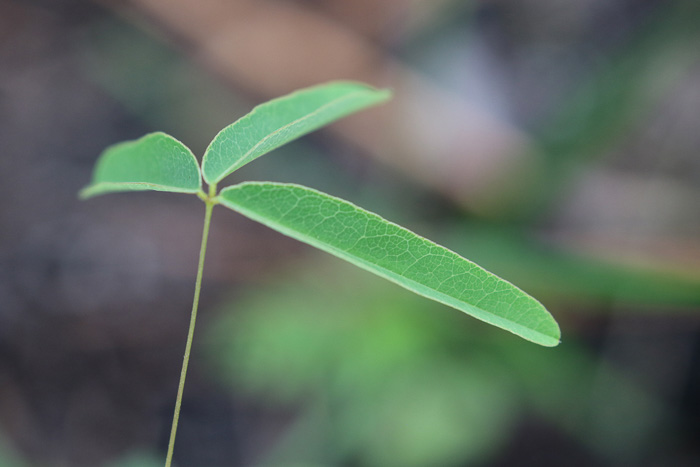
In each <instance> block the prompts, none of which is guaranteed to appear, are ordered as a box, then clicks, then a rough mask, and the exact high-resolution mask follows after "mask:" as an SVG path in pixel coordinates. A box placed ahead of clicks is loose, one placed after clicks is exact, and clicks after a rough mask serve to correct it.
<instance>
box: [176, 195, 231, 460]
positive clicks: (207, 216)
mask: <svg viewBox="0 0 700 467" xmlns="http://www.w3.org/2000/svg"><path fill="white" fill-rule="evenodd" d="M215 195H216V185H215V184H212V185H210V186H209V195H208V196H207V195H206V194H204V193H203V192H201V191H200V192H199V193H197V196H199V198H200V199H202V201H204V205H205V206H206V208H205V211H204V227H203V229H202V245H201V247H200V249H199V265H198V266H197V279H196V281H195V286H194V300H193V301H192V313H191V315H190V327H189V331H188V332H187V343H186V344H185V354H184V356H183V358H182V370H181V371H180V383H179V385H178V388H177V398H176V399H175V412H174V414H173V423H172V427H171V428H170V441H169V442H168V454H167V456H166V458H165V467H170V466H171V464H172V460H173V450H174V448H175V435H176V434H177V424H178V421H179V420H180V408H181V407H182V395H183V393H184V390H185V378H186V377H187V367H188V366H189V362H190V354H191V352H192V341H193V338H194V328H195V324H196V322H197V310H198V308H199V295H200V291H201V290H202V276H203V273H204V257H205V256H206V253H207V241H208V239H209V226H210V224H211V215H212V211H213V210H214V206H215V205H216V204H218V202H217V201H216V200H215V199H214V197H215Z"/></svg>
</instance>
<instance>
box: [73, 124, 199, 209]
mask: <svg viewBox="0 0 700 467" xmlns="http://www.w3.org/2000/svg"><path fill="white" fill-rule="evenodd" d="M201 187H202V177H201V172H200V170H199V164H198V163H197V159H196V158H195V156H194V154H192V151H190V150H189V148H187V146H185V145H184V144H182V143H181V142H180V141H178V140H176V139H175V138H173V137H172V136H170V135H167V134H165V133H162V132H155V133H149V134H147V135H145V136H143V137H141V138H139V139H136V140H132V141H125V142H123V143H117V144H115V145H112V146H110V147H108V148H107V149H105V150H104V151H103V152H102V154H100V157H99V159H98V161H97V163H96V165H95V170H94V172H93V177H92V181H91V182H90V184H89V185H88V186H86V187H85V188H83V189H82V190H81V191H80V194H79V196H80V198H82V199H86V198H90V197H93V196H97V195H101V194H106V193H113V192H121V191H141V190H155V191H170V192H174V193H197V192H198V191H200V190H201Z"/></svg>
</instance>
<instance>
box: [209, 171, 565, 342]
mask: <svg viewBox="0 0 700 467" xmlns="http://www.w3.org/2000/svg"><path fill="white" fill-rule="evenodd" d="M218 199H219V202H220V203H221V204H222V205H223V206H225V207H228V208H229V209H232V210H234V211H237V212H239V213H241V214H243V215H245V216H247V217H249V218H251V219H253V220H255V221H258V222H261V223H262V224H265V225H267V226H268V227H270V228H272V229H274V230H277V231H279V232H281V233H283V234H285V235H288V236H290V237H292V238H295V239H297V240H300V241H302V242H304V243H308V244H310V245H312V246H315V247H316V248H319V249H321V250H324V251H326V252H328V253H331V254H333V255H335V256H338V257H340V258H342V259H345V260H346V261H349V262H351V263H353V264H355V265H357V266H359V267H361V268H363V269H366V270H368V271H370V272H373V273H375V274H377V275H379V276H382V277H384V278H386V279H389V280H390V281H392V282H395V283H397V284H398V285H400V286H402V287H404V288H406V289H409V290H411V291H413V292H415V293H417V294H419V295H423V296H425V297H427V298H430V299H432V300H436V301H438V302H441V303H443V304H445V305H449V306H452V307H453V308H456V309H458V310H461V311H463V312H465V313H467V314H469V315H471V316H473V317H475V318H477V319H480V320H482V321H485V322H487V323H490V324H492V325H495V326H497V327H500V328H502V329H505V330H507V331H510V332H512V333H514V334H516V335H518V336H520V337H523V338H524V339H527V340H530V341H532V342H535V343H537V344H540V345H543V346H547V347H552V346H555V345H557V344H558V343H559V338H560V331H559V326H558V325H557V323H556V321H554V318H553V317H552V316H551V315H550V314H549V312H548V311H547V310H546V309H545V308H544V307H543V306H542V305H541V304H540V303H539V302H537V300H535V299H534V298H532V297H530V296H529V295H527V294H526V293H525V292H523V291H521V290H520V289H518V288H517V287H515V286H514V285H512V284H510V283H509V282H507V281H505V280H503V279H501V278H499V277H497V276H495V275H493V274H491V273H489V272H487V271H485V270H484V269H482V268H481V267H479V266H478V265H476V264H474V263H472V262H471V261H468V260H466V259H464V258H462V257H461V256H459V255H457V254H456V253H454V252H452V251H450V250H448V249H446V248H444V247H441V246H439V245H437V244H435V243H433V242H431V241H430V240H427V239H425V238H423V237H420V236H418V235H416V234H414V233H413V232H410V231H409V230H407V229H405V228H403V227H400V226H398V225H396V224H393V223H391V222H389V221H387V220H385V219H383V218H381V217H380V216H378V215H376V214H373V213H370V212H369V211H365V210H364V209H362V208H359V207H357V206H355V205H353V204H352V203H349V202H347V201H344V200H341V199H339V198H335V197H332V196H330V195H327V194H325V193H321V192H319V191H316V190H312V189H311V188H307V187H303V186H300V185H293V184H280V183H272V182H246V183H241V184H239V185H234V186H231V187H228V188H225V189H223V190H222V191H221V193H220V195H219V198H218Z"/></svg>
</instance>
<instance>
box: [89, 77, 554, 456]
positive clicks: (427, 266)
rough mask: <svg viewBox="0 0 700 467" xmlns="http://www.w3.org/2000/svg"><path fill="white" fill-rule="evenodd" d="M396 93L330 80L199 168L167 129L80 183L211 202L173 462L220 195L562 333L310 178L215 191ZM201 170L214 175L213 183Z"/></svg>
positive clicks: (539, 309) (538, 334)
mask: <svg viewBox="0 0 700 467" xmlns="http://www.w3.org/2000/svg"><path fill="white" fill-rule="evenodd" d="M389 97H390V92H389V91H386V90H378V89H374V88H371V87H369V86H366V85H363V84H359V83H352V82H332V83H328V84H324V85H320V86H314V87H310V88H307V89H303V90H300V91H296V92H294V93H292V94H289V95H287V96H284V97H280V98H278V99H273V100H271V101H269V102H267V103H264V104H262V105H259V106H258V107H256V108H255V109H253V111H252V112H250V113H249V114H248V115H246V116H244V117H242V118H241V119H239V120H238V121H236V122H234V123H233V124H231V125H229V126H228V127H226V128H224V129H223V130H221V131H220V132H219V134H218V135H216V137H215V138H214V140H213V141H212V142H211V143H210V145H209V147H208V148H207V150H206V152H205V153H204V157H203V158H202V165H201V169H200V166H199V164H198V162H197V159H196V158H195V156H194V154H192V151H190V150H189V149H188V148H187V147H186V146H185V145H183V144H182V143H181V142H179V141H178V140H176V139H175V138H173V137H172V136H169V135H167V134H165V133H160V132H157V133H151V134H148V135H146V136H144V137H142V138H140V139H138V140H135V141H128V142H124V143H120V144H116V145H114V146H111V147H109V148H107V149H106V150H105V151H104V152H103V153H102V155H101V156H100V158H99V160H98V162H97V165H96V168H95V172H94V175H93V179H92V183H91V184H90V185H89V186H87V187H86V188H84V189H83V190H82V191H81V192H80V196H81V198H89V197H92V196H96V195H101V194H104V193H111V192H119V191H135V190H156V191H171V192H176V193H190V194H194V195H196V196H198V197H199V198H200V199H201V200H202V201H203V202H204V205H205V216H204V230H203V234H202V245H201V249H200V254H199V266H198V269H197V278H196V282H195V292H194V301H193V304H192V315H191V319H190V327H189V332H188V335H187V342H186V345H185V355H184V360H183V365H182V372H181V375H180V383H179V387H178V393H177V399H176V402H175V413H174V416H173V423H172V429H171V433H170V442H169V444H168V453H167V457H166V462H165V465H166V467H168V466H170V464H171V462H172V456H173V448H174V444H175V435H176V433H177V424H178V419H179V414H180V406H181V403H182V394H183V390H184V385H185V376H186V374H187V365H188V362H189V357H190V350H191V348H192V338H193V335H194V327H195V322H196V319H197V308H198V304H199V294H200V290H201V285H202V272H203V270H204V257H205V254H206V251H207V238H208V234H209V225H210V222H211V216H212V211H213V208H214V206H216V205H218V204H220V205H221V206H224V207H227V208H229V209H231V210H233V211H236V212H239V213H240V214H243V215H244V216H247V217H249V218H251V219H253V220H255V221H258V222H260V223H262V224H265V225H267V226H268V227H270V228H272V229H274V230H277V231H279V232H281V233H283V234H285V235H288V236H290V237H292V238H295V239H297V240H300V241H302V242H305V243H308V244H309V245H312V246H314V247H316V248H319V249H321V250H324V251H326V252H328V253H331V254H333V255H335V256H338V257H339V258H342V259H344V260H346V261H349V262H350V263H353V264H355V265H356V266H359V267H361V268H363V269H366V270H368V271H370V272H373V273H374V274H377V275H379V276H381V277H384V278H386V279H389V280H390V281H392V282H395V283H396V284H398V285H400V286H402V287H404V288H406V289H408V290H411V291H413V292H415V293H417V294H419V295H423V296H424V297H427V298H430V299H433V300H435V301H438V302H440V303H443V304H445V305H449V306H452V307H454V308H456V309H458V310H461V311H463V312H465V313H467V314H469V315H471V316H473V317H475V318H478V319H480V320H482V321H485V322H487V323H490V324H493V325H494V326H498V327H500V328H503V329H505V330H507V331H510V332H512V333H514V334H516V335H518V336H520V337H523V338H525V339H527V340H529V341H532V342H535V343H537V344H540V345H543V346H548V347H553V346H556V345H557V344H558V343H559V338H560V331H559V326H558V325H557V323H556V321H555V320H554V319H553V318H552V316H551V315H550V314H549V312H548V311H547V310H546V309H545V308H544V307H543V306H542V305H541V304H540V303H539V302H538V301H537V300H535V299H534V298H532V297H531V296H529V295H527V294H526V293H525V292H523V291H521V290H520V289H518V288H517V287H515V286H514V285H512V284H510V283H509V282H507V281H505V280H503V279H500V278H499V277H497V276H495V275H493V274H491V273H489V272H487V271H485V270H484V269H482V268H481V267H479V266H477V265H476V264H474V263H472V262H471V261H468V260H466V259H464V258H462V257H461V256H459V255H457V254H456V253H454V252H452V251H450V250H448V249H446V248H443V247H441V246H439V245H437V244H435V243H433V242H431V241H429V240H427V239H425V238H423V237H420V236H418V235H416V234H414V233H412V232H410V231H408V230H406V229H405V228H403V227H400V226H398V225H396V224H393V223H391V222H389V221H387V220H385V219H383V218H381V217H379V216H378V215H376V214H373V213H371V212H368V211H365V210H364V209H362V208H359V207H357V206H355V205H354V204H351V203H349V202H347V201H344V200H342V199H339V198H335V197H333V196H330V195H327V194H325V193H321V192H319V191H316V190H313V189H311V188H307V187H305V186H301V185H294V184H283V183H273V182H244V183H239V184H237V185H233V186H228V187H226V188H223V189H222V190H221V191H217V185H218V183H219V182H221V181H222V180H223V179H224V178H225V177H227V176H228V175H229V174H231V173H232V172H233V171H235V170H236V169H238V168H240V167H242V166H243V165H245V164H247V163H249V162H251V161H253V160H254V159H256V158H258V157H260V156H262V155H264V154H266V153H268V152H270V151H272V150H273V149H276V148H278V147H280V146H282V145H283V144H286V143H288V142H290V141H292V140H294V139H296V138H298V137H300V136H302V135H304V134H306V133H309V132H311V131H313V130H316V129H318V128H320V127H322V126H324V125H326V124H328V123H331V122H332V121H334V120H337V119H339V118H341V117H344V116H346V115H349V114H351V113H353V112H356V111H359V110H362V109H365V108H367V107H371V106H374V105H377V104H380V103H382V102H384V101H386V100H387V99H389ZM202 178H204V181H205V182H206V183H207V184H208V190H207V191H206V192H205V191H204V190H203V189H202Z"/></svg>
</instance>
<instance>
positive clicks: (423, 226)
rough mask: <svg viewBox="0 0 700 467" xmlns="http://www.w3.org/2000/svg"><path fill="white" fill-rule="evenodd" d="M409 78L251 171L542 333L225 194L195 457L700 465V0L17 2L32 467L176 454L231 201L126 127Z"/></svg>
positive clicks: (190, 130) (20, 359) (195, 120)
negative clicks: (503, 326)
mask: <svg viewBox="0 0 700 467" xmlns="http://www.w3.org/2000/svg"><path fill="white" fill-rule="evenodd" d="M330 79H355V80H360V81H364V82H367V83H370V84H373V85H375V86H379V87H389V88H391V89H393V91H394V98H393V100H392V101H391V102H390V103H389V104H387V105H385V106H383V107H381V108H376V109H372V110H370V111H366V112H363V113H361V114H358V115H355V116H353V117H350V118H347V119H345V120H343V121H341V122H339V123H337V124H334V125H332V126H331V127H329V128H328V129H325V130H322V131H319V132H316V133H314V134H312V135H310V136H308V137H305V138H303V139H301V140H300V141H298V142H295V143H293V144H291V145H289V146H286V147H284V148H281V149H279V150H277V151H275V152H274V153H273V154H271V155H269V156H266V157H264V158H262V159H259V160H257V161H256V162H255V163H254V164H250V165H249V166H246V167H245V168H244V169H241V170H240V171H238V172H236V174H235V175H233V176H231V177H230V178H229V179H227V182H229V183H235V182H238V181H242V180H273V181H281V182H298V183H303V184H306V185H309V186H311V187H314V188H317V189H320V190H323V191H326V192H328V193H330V194H333V195H336V196H341V197H345V198H347V199H349V200H351V201H353V202H354V203H356V204H359V205H360V206H363V207H365V208H367V209H370V210H372V211H374V212H377V213H379V214H381V215H382V216H384V217H386V218H388V219H390V220H393V221H395V222H398V223H400V224H402V225H405V226H407V227H409V228H411V229H412V230H414V231H416V232H417V233H419V234H421V235H423V236H427V237H429V238H431V239H433V240H435V241H437V242H438V243H441V244H443V245H445V246H447V247H449V248H451V249H453V250H455V251H457V252H458V253H460V254H462V255H464V256H466V257H467V258H470V259H472V260H474V261H476V262H478V263H479V264H481V265H483V266H484V267H486V268H487V269H489V270H491V271H493V272H494V273H497V274H499V275H501V276H502V277H504V278H506V279H508V280H509V281H511V282H513V283H515V284H517V285H518V286H520V287H521V288H523V289H524V290H526V291H527V292H529V293H531V294H533V295H534V296H535V297H537V298H538V299H539V300H540V301H542V302H543V303H544V304H545V305H546V306H547V307H548V309H549V310H551V312H552V313H553V315H554V316H555V318H556V319H557V320H558V321H559V323H560V325H561V327H562V344H561V345H560V346H559V347H557V348H553V349H546V348H540V347H538V346H536V345H534V344H531V343H528V342H525V341H523V340H521V339H518V338H517V337H515V336H513V335H511V334H509V333H506V332H503V331H500V330H498V329H495V328H491V327H489V326H487V325H485V324H482V323H480V322H477V321H476V320H474V319H471V318H468V317H466V316H465V315H463V314H462V313H459V312H457V311H455V310H452V309H449V308H447V307H444V306H441V305H439V304H434V303H431V302H430V301H428V300H425V299H422V298H420V297H417V296H413V295H412V294H411V293H410V292H407V291H404V290H403V289H399V288H398V287H396V286H394V285H393V284H390V283H388V282H386V281H383V280H381V279H378V278H375V277H374V276H370V275H369V274H367V273H364V272H362V271H359V270H355V269H354V268H353V267H351V266H348V265H345V264H343V263H341V261H340V260H336V259H334V258H331V257H329V256H327V255H324V254H322V253H319V252H316V251H314V250H313V249H311V248H309V247H306V246H304V245H301V244H299V243H296V242H294V241H292V240H290V239H288V238H286V237H283V236H281V235H279V234H277V233H275V232H273V231H271V230H269V229H266V228H265V227H263V226H262V225H258V224H255V223H253V222H251V221H248V220H246V219H244V218H242V217H241V216H238V215H236V214H234V213H232V212H229V211H226V210H223V209H218V210H215V213H214V220H213V226H212V232H211V238H210V242H209V252H208V255H207V264H206V267H205V275H204V286H203V295H202V303H201V306H200V321H199V323H198V328H197V334H196V336H195V350H194V355H193V360H192V362H191V365H190V373H189V377H188V381H187V386H186V390H185V399H184V404H183V412H182V417H181V419H180V430H179V433H178V439H177V445H176V448H175V462H176V463H177V465H179V466H182V467H187V466H199V467H215V466H297V467H300V466H353V467H355V466H357V467H363V466H370V467H371V466H388V467H393V466H396V467H423V466H426V467H428V466H561V465H567V466H618V465H620V466H622V465H624V466H629V465H636V466H660V465H663V466H694V465H700V445H699V444H698V442H697V440H698V439H700V346H699V343H700V315H699V314H698V312H699V311H700V157H699V153H700V2H697V1H696V0H675V1H671V0H666V1H664V0H581V1H576V2H571V1H567V0H518V1H516V0H491V1H467V0H461V1H457V0H454V1H450V0H431V1H425V0H424V1H419V0H353V1H342V0H296V1H294V0H286V1H285V0H277V1H275V0H255V1H253V0H197V1H195V0H123V1H109V0H102V1H100V0H95V1H88V0H17V1H12V0H0V151H1V152H2V154H1V156H0V195H1V196H0V466H2V467H5V466H7V467H14V466H66V467H68V466H76V467H80V466H86V467H88V466H102V465H105V466H120V467H127V466H131V467H147V466H151V465H153V466H158V465H162V460H163V458H164V454H165V450H166V447H167V438H168V433H169V429H170V422H171V417H172V410H173V405H174V401H175V395H176V389H177V380H178V376H179V371H180V365H181V362H182V352H183V349H184V342H185V336H186V332H187V324H188V320H189V311H190V307H191V300H192V293H193V288H194V285H193V284H194V277H195V272H196V262H197V255H198V247H199V242H200V235H201V222H202V219H203V211H204V210H203V207H202V205H201V203H200V202H199V200H197V199H196V198H195V197H193V196H185V195H176V194H164V193H153V192H151V193H129V194H121V195H113V196H105V197H100V198H97V199H94V200H90V201H87V202H79V201H78V200H77V197H76V194H77V192H78V190H79V189H80V188H81V187H83V186H84V185H86V184H87V183H88V181H89V179H90V175H91V171H92V167H93V164H94V162H95V161H96V159H97V157H98V155H99V154H100V152H101V151H102V149H104V148H105V147H106V146H108V145H110V144H112V143H116V142H119V141H122V140H125V139H133V138H137V137H140V136H142V135H143V134H145V133H147V132H150V131H156V130H162V131H165V132H168V133H170V134H172V135H174V136H175V137H176V138H178V139H180V140H181V141H183V142H184V143H185V144H187V145H188V146H189V147H191V148H192V150H193V151H194V152H195V154H197V155H198V157H201V154H202V153H203V152H204V149H205V148H206V145H207V144H208V142H209V141H210V140H211V138H212V137H213V136H214V135H215V134H216V133H217V132H218V131H219V130H220V129H221V128H223V127H224V126H226V125H227V124H229V123H231V122H233V121H234V120H236V119H237V118H239V117H240V116H242V115H244V114H245V113H246V112H248V111H249V110H250V109H251V107H252V106H254V105H256V104H258V103H260V102H263V101H265V100H267V99H269V98H272V97H276V96H279V95H282V94H285V93H287V92H289V91H292V90H294V89H297V88H299V87H303V86H307V85H312V84H317V83H321V82H325V81H327V80H330Z"/></svg>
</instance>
